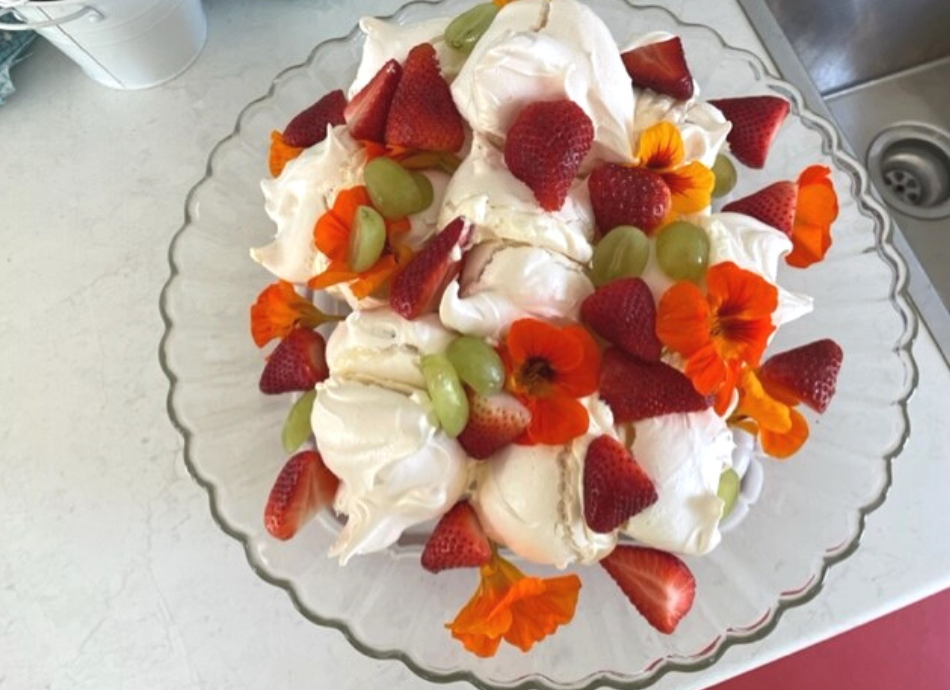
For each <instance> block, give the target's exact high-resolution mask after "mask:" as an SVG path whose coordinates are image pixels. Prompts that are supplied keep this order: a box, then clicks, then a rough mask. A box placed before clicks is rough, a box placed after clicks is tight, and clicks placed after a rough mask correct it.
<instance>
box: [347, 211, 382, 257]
mask: <svg viewBox="0 0 950 690" xmlns="http://www.w3.org/2000/svg"><path fill="white" fill-rule="evenodd" d="M385 246H386V221H384V220H383V217H382V216H381V215H379V212H378V211H377V210H376V209H374V208H372V207H370V206H360V207H359V208H358V209H356V216H355V217H354V218H353V227H352V228H350V246H349V251H348V252H347V255H346V259H347V263H348V264H349V265H350V270H353V271H356V272H357V273H360V272H362V271H365V270H367V269H368V268H370V267H372V265H373V264H375V263H376V262H377V261H379V257H380V256H382V253H383V247H385Z"/></svg>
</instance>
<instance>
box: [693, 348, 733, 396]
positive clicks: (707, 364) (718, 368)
mask: <svg viewBox="0 0 950 690" xmlns="http://www.w3.org/2000/svg"><path fill="white" fill-rule="evenodd" d="M683 373H684V374H685V375H686V377H687V378H688V379H689V380H690V381H692V382H693V388H695V389H696V392H697V393H699V394H700V395H712V394H713V393H715V392H716V391H718V390H719V389H720V388H721V387H722V384H723V383H724V382H725V381H726V377H727V375H728V373H729V372H728V368H727V367H726V363H725V361H724V360H723V358H722V356H721V355H720V354H719V352H717V350H716V346H715V344H713V343H711V342H710V343H707V344H706V345H705V346H704V347H702V348H700V349H699V350H697V351H696V352H694V353H693V354H692V356H691V357H689V359H687V360H686V368H685V369H684V371H683Z"/></svg>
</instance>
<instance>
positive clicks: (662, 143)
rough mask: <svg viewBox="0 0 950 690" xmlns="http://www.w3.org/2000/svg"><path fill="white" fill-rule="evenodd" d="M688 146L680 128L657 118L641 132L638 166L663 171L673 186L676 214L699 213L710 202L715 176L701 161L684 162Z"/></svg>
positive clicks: (667, 183) (671, 191)
mask: <svg viewBox="0 0 950 690" xmlns="http://www.w3.org/2000/svg"><path fill="white" fill-rule="evenodd" d="M685 159H686V148H685V146H684V145H683V136H682V135H681V134H680V131H679V129H677V128H676V126H675V125H673V124H672V123H670V122H658V123H657V124H655V125H653V126H652V127H648V128H647V129H646V130H644V132H643V134H641V135H640V143H639V145H638V147H637V162H636V164H635V167H638V168H646V169H647V170H652V171H653V172H655V173H657V174H658V175H660V177H662V178H663V181H664V182H666V186H667V187H669V188H670V195H671V201H672V211H673V213H675V214H684V213H696V212H697V211H701V210H703V209H704V208H706V207H707V206H709V202H710V199H711V198H712V191H713V187H715V186H716V176H715V175H713V173H712V170H710V169H709V168H707V167H706V166H705V165H703V164H702V163H700V162H699V161H693V162H691V163H684V160H685Z"/></svg>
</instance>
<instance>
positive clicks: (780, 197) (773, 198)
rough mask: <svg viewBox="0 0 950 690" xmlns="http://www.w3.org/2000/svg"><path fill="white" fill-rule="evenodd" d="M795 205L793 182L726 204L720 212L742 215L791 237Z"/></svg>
mask: <svg viewBox="0 0 950 690" xmlns="http://www.w3.org/2000/svg"><path fill="white" fill-rule="evenodd" d="M797 204H798V185H797V184H795V183H794V182H776V183H775V184H770V185H769V186H768V187H766V188H765V189H760V190H759V191H757V192H755V193H754V194H750V195H749V196H747V197H743V198H741V199H736V200H735V201H733V202H731V203H728V204H726V205H725V206H723V207H722V210H723V211H724V212H728V213H744V214H745V215H747V216H752V217H753V218H755V219H756V220H760V221H762V222H763V223H765V224H766V225H771V226H772V227H773V228H775V229H777V230H781V231H782V232H784V233H785V234H786V235H791V234H792V227H793V226H794V225H795V206H796V205H797Z"/></svg>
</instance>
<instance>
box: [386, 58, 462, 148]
mask: <svg viewBox="0 0 950 690" xmlns="http://www.w3.org/2000/svg"><path fill="white" fill-rule="evenodd" d="M464 140H465V130H464V129H463V127H462V116H461V115H459V111H458V109H457V108H456V107H455V101H453V100H452V92H451V90H449V85H448V84H447V83H446V82H445V79H444V78H443V76H442V72H441V70H440V69H439V59H438V57H437V56H436V52H435V48H433V47H432V46H431V45H430V44H428V43H420V44H419V45H417V46H416V47H415V48H413V49H412V50H410V51H409V56H408V57H407V58H406V61H405V62H404V63H403V66H402V79H400V80H399V85H398V86H397V87H396V93H395V95H394V96H393V102H392V107H390V109H389V117H388V118H387V120H386V143H387V144H391V145H393V146H402V147H404V148H407V149H422V150H425V151H450V152H455V151H458V150H459V149H460V148H462V144H463V143H464Z"/></svg>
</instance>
